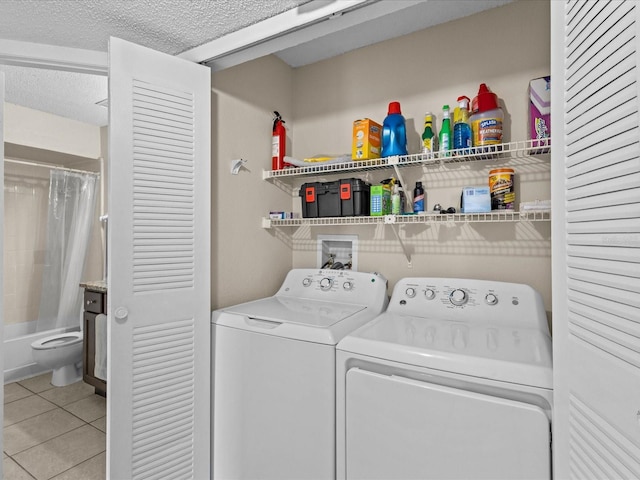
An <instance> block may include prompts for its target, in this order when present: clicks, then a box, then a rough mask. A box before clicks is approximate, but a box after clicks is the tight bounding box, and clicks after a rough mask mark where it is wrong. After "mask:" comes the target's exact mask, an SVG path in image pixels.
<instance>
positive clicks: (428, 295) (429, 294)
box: [424, 288, 436, 300]
mask: <svg viewBox="0 0 640 480" xmlns="http://www.w3.org/2000/svg"><path fill="white" fill-rule="evenodd" d="M424 296H425V298H426V299H427V300H433V299H434V298H436V292H435V290H433V289H432V288H427V289H426V290H425V291H424Z"/></svg>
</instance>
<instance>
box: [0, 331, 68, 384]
mask: <svg viewBox="0 0 640 480" xmlns="http://www.w3.org/2000/svg"><path fill="white" fill-rule="evenodd" d="M36 323H37V322H36V321H35V320H34V321H31V322H24V323H16V324H12V325H5V326H4V345H3V348H2V351H3V354H4V383H5V384H6V383H11V382H17V381H18V380H23V379H25V378H29V377H34V376H36V375H39V374H41V373H44V372H46V371H47V370H46V369H45V368H43V367H41V366H39V365H38V364H37V363H35V362H34V361H33V358H32V356H31V344H32V343H33V342H34V341H36V340H39V339H41V338H44V337H48V336H50V335H56V334H58V333H65V332H68V331H72V330H76V331H77V330H78V329H77V328H66V329H64V328H60V329H57V330H48V331H45V332H36V331H35V330H36Z"/></svg>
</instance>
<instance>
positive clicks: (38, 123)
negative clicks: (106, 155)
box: [4, 103, 100, 158]
mask: <svg viewBox="0 0 640 480" xmlns="http://www.w3.org/2000/svg"><path fill="white" fill-rule="evenodd" d="M4 107H5V111H4V115H5V117H4V118H5V128H4V141H5V143H10V144H15V145H20V146H22V147H28V148H33V149H38V150H47V151H49V152H55V154H54V155H56V157H57V154H60V153H62V154H65V155H72V156H78V157H85V158H98V157H99V156H100V127H97V126H95V125H89V124H87V123H83V122H79V121H77V120H72V119H69V118H63V117H59V116H57V115H53V114H50V113H46V112H40V111H38V110H33V109H31V108H27V107H22V106H19V105H14V104H11V103H5V105H4ZM5 155H9V154H8V153H7V152H5Z"/></svg>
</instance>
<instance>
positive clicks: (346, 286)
mask: <svg viewBox="0 0 640 480" xmlns="http://www.w3.org/2000/svg"><path fill="white" fill-rule="evenodd" d="M342 288H344V289H345V290H347V291H350V290H353V283H351V282H344V283H343V284H342Z"/></svg>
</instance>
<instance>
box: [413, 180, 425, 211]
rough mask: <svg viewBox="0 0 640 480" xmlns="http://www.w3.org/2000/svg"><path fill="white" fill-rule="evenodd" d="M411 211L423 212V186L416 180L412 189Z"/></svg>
mask: <svg viewBox="0 0 640 480" xmlns="http://www.w3.org/2000/svg"><path fill="white" fill-rule="evenodd" d="M413 213H424V188H422V182H416V188H414V189H413Z"/></svg>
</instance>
